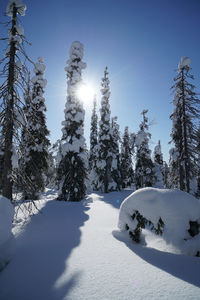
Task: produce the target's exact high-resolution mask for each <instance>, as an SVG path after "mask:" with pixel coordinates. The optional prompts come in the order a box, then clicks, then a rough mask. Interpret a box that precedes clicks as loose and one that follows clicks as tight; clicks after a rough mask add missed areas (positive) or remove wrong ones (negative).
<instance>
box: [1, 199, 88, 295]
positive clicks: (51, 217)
mask: <svg viewBox="0 0 200 300" xmlns="http://www.w3.org/2000/svg"><path fill="white" fill-rule="evenodd" d="M88 210H89V207H88V206H87V205H86V203H85V202H84V201H82V202H73V203H72V202H63V201H55V200H53V201H49V202H47V203H46V205H45V206H44V207H43V208H42V214H37V215H35V216H33V217H32V218H31V221H30V223H28V225H27V226H26V229H25V231H24V232H23V233H22V234H21V235H20V236H19V237H18V239H17V249H16V250H17V251H16V254H15V256H14V257H13V259H12V261H11V262H10V264H9V265H8V266H7V268H6V269H5V270H4V272H2V274H0V286H2V287H3V286H5V287H4V288H3V289H2V291H1V288H0V299H2V300H5V299H9V300H14V299H20V300H27V299H29V300H32V299H33V300H35V299H38V300H39V299H43V300H47V299H48V300H55V299H63V298H64V297H65V296H66V295H67V294H68V292H69V291H70V289H72V288H73V287H74V286H75V285H76V284H77V283H78V281H79V277H80V276H81V266H80V269H79V268H78V269H77V272H76V273H74V274H71V276H70V275H66V274H65V276H64V280H62V282H61V283H59V280H58V279H59V278H60V277H61V276H62V274H63V273H64V272H67V260H68V259H69V257H70V254H71V253H72V251H73V249H74V248H76V247H77V246H78V245H79V244H80V239H81V230H80V228H81V227H82V226H83V225H84V223H85V222H86V221H87V220H88V219H89V217H88V215H87V214H86V212H87V211H88ZM10 283H12V284H10ZM9 286H10V288H9ZM11 286H12V288H11Z"/></svg>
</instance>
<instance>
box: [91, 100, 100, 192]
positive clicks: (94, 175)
mask: <svg viewBox="0 0 200 300" xmlns="http://www.w3.org/2000/svg"><path fill="white" fill-rule="evenodd" d="M96 107H97V101H96V96H95V97H94V102H93V110H92V117H91V127H90V153H89V171H90V181H91V186H92V188H93V190H97V182H98V180H97V178H98V176H97V159H98V141H97V139H98V131H97V130H98V129H97V123H98V116H97V112H96Z"/></svg>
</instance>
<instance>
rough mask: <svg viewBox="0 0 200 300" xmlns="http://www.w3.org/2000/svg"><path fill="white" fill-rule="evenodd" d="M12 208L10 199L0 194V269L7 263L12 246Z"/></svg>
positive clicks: (10, 255)
mask: <svg viewBox="0 0 200 300" xmlns="http://www.w3.org/2000/svg"><path fill="white" fill-rule="evenodd" d="M13 217H14V208H13V206H12V204H11V203H10V200H8V199H7V198H5V197H3V196H1V195H0V271H1V270H3V268H4V267H5V266H6V265H7V264H8V262H9V261H10V259H11V257H12V253H13V248H14V236H13V234H12V232H11V229H12V220H13Z"/></svg>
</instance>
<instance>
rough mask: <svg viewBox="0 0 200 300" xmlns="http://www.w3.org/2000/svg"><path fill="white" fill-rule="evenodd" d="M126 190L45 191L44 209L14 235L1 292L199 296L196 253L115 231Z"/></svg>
mask: <svg viewBox="0 0 200 300" xmlns="http://www.w3.org/2000/svg"><path fill="white" fill-rule="evenodd" d="M130 193H131V191H122V192H113V193H109V194H94V193H93V194H90V195H89V196H88V198H87V199H86V201H82V202H81V203H67V202H59V201H54V199H55V198H56V194H55V193H54V194H53V193H52V194H51V192H50V191H49V192H48V193H47V194H46V195H45V196H44V198H43V200H41V201H43V202H46V203H45V205H44V206H43V208H42V214H37V215H36V216H33V217H32V218H31V219H30V222H29V223H28V224H27V226H26V227H25V228H24V231H23V232H21V234H20V235H19V236H18V237H17V251H16V255H15V257H14V258H13V260H12V261H11V263H10V264H9V265H8V266H7V268H6V269H5V270H4V271H3V272H1V273H0V299H1V300H14V299H20V300H27V299H29V300H35V299H42V300H46V299H48V300H56V299H66V300H94V299H95V300H96V299H97V300H99V299H103V300H133V299H134V300H142V299H154V300H157V299H159V300H160V299H161V298H162V299H164V300H165V299H177V300H178V299H180V300H184V299H185V300H186V299H187V300H188V299H195V300H198V299H200V296H199V287H200V260H199V258H196V257H190V256H183V255H177V254H175V253H169V252H167V251H168V250H169V248H168V245H167V244H166V243H164V242H163V239H159V238H158V240H157V241H155V238H152V236H148V238H147V240H148V243H149V244H148V245H147V246H146V247H144V246H142V245H137V244H135V243H133V242H132V241H131V240H130V238H129V236H128V234H127V235H124V233H121V232H119V231H118V230H117V222H118V217H119V206H120V203H121V202H122V200H124V199H125V198H126V197H127V196H128V195H129V194H130ZM16 233H17V232H16ZM151 242H152V243H154V245H153V246H154V247H158V248H159V249H153V248H151ZM149 246H150V247H149ZM170 251H172V249H170ZM10 282H12V289H11V288H10Z"/></svg>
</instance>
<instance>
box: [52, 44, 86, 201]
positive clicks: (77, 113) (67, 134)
mask: <svg viewBox="0 0 200 300" xmlns="http://www.w3.org/2000/svg"><path fill="white" fill-rule="evenodd" d="M69 54H70V58H69V60H68V61H67V66H66V68H65V70H66V72H67V93H68V95H67V102H66V105H65V120H64V121H63V122H62V125H63V128H62V132H63V136H62V147H61V161H60V163H59V167H58V181H59V196H58V200H64V201H80V200H81V199H83V198H84V196H85V193H86V185H85V180H86V178H87V164H88V162H87V153H86V145H85V138H84V115H85V111H84V109H83V105H82V103H81V102H80V100H79V97H78V90H79V87H80V85H81V83H82V78H81V76H82V70H83V69H85V67H86V64H85V63H84V62H82V58H83V45H82V44H81V43H80V42H78V41H75V42H73V43H72V45H71V48H70V53H69Z"/></svg>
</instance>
